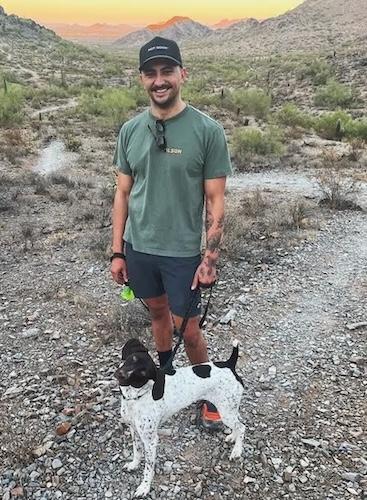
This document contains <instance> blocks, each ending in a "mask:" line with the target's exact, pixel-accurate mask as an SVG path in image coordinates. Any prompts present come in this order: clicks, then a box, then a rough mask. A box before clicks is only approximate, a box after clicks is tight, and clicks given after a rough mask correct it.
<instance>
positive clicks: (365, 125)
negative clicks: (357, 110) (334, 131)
mask: <svg viewBox="0 0 367 500" xmlns="http://www.w3.org/2000/svg"><path fill="white" fill-rule="evenodd" d="M345 134H346V135H347V137H352V138H355V139H362V140H364V141H367V120H366V119H360V120H350V121H349V122H347V123H346V124H345Z"/></svg>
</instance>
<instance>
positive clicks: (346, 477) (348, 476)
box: [341, 472, 361, 483]
mask: <svg viewBox="0 0 367 500" xmlns="http://www.w3.org/2000/svg"><path fill="white" fill-rule="evenodd" d="M341 478H342V479H343V481H348V482H351V483H359V482H360V480H361V475H360V474H357V473H355V472H343V474H342V475H341Z"/></svg>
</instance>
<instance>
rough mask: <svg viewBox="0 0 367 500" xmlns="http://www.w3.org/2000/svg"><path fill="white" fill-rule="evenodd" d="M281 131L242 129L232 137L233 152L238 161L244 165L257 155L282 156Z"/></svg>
mask: <svg viewBox="0 0 367 500" xmlns="http://www.w3.org/2000/svg"><path fill="white" fill-rule="evenodd" d="M281 140H282V134H281V131H280V130H279V129H278V128H276V127H272V128H269V129H268V130H267V131H266V132H261V130H258V129H255V128H248V127H242V128H239V129H237V130H236V131H235V132H234V134H233V137H232V146H233V152H234V155H235V157H236V159H237V160H238V161H239V162H240V163H243V162H245V161H247V160H249V159H251V158H253V157H254V156H255V155H259V156H266V155H272V156H280V155H281V153H282V151H283V145H282V142H281Z"/></svg>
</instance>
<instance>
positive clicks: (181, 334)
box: [162, 285, 214, 372]
mask: <svg viewBox="0 0 367 500" xmlns="http://www.w3.org/2000/svg"><path fill="white" fill-rule="evenodd" d="M213 286H214V285H211V286H210V293H209V298H208V301H207V303H206V306H205V310H204V314H203V315H202V317H201V319H200V321H199V328H201V327H202V326H203V324H204V321H205V319H206V316H207V314H208V310H209V304H210V299H211V298H212V292H213ZM198 293H200V287H197V288H195V290H193V293H192V297H191V300H190V304H189V307H188V308H187V311H186V314H185V316H184V319H183V321H182V323H181V326H180V329H179V331H178V332H177V330H176V332H177V337H178V340H177V342H176V345H175V347H174V348H173V351H172V354H171V356H170V357H169V359H168V361H167V363H166V364H165V365H164V366H163V367H162V370H163V371H164V372H167V370H168V371H172V362H173V360H174V358H175V356H176V354H177V351H178V349H179V347H180V345H181V344H182V341H183V338H184V333H185V330H186V326H187V323H188V321H189V319H190V313H191V309H192V306H193V305H194V303H195V299H196V297H197V294H198Z"/></svg>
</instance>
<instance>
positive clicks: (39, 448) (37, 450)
mask: <svg viewBox="0 0 367 500" xmlns="http://www.w3.org/2000/svg"><path fill="white" fill-rule="evenodd" d="M52 445H53V442H52V441H48V442H46V443H45V444H42V445H40V446H37V448H34V449H33V450H32V454H33V455H34V456H35V457H37V458H39V457H42V455H44V454H45V453H46V452H47V451H48V450H49V449H50V448H51V447H52Z"/></svg>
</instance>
